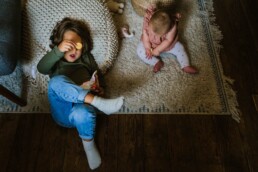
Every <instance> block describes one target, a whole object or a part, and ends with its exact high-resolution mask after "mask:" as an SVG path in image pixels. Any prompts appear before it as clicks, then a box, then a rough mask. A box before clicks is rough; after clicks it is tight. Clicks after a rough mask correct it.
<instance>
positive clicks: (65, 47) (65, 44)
mask: <svg viewBox="0 0 258 172" xmlns="http://www.w3.org/2000/svg"><path fill="white" fill-rule="evenodd" d="M75 47H76V44H75V43H74V42H72V41H69V40H63V41H62V42H61V43H60V44H59V45H58V49H59V50H60V51H61V52H63V53H64V52H67V51H71V50H72V49H74V48H75Z"/></svg>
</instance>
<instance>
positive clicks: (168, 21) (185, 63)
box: [137, 5, 198, 74]
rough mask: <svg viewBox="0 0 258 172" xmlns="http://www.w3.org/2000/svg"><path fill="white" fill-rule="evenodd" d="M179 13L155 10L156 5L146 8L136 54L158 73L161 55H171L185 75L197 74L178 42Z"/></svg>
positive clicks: (161, 62) (160, 65) (162, 63)
mask: <svg viewBox="0 0 258 172" xmlns="http://www.w3.org/2000/svg"><path fill="white" fill-rule="evenodd" d="M180 17H181V15H180V14H179V13H176V14H174V15H173V14H170V13H169V11H167V10H165V9H157V8H156V5H150V6H148V8H147V10H146V14H145V15H144V22H143V29H142V37H141V41H140V43H139V45H138V47H137V54H138V56H139V58H140V59H141V60H143V61H144V62H145V63H147V64H149V65H151V66H154V68H153V71H154V72H158V71H160V70H161V68H162V67H163V66H164V62H163V61H162V60H161V57H160V54H161V53H171V54H173V55H175V56H176V58H177V61H178V62H179V64H180V66H181V68H182V70H183V71H184V72H186V73H190V74H195V73H198V71H197V69H196V68H194V67H193V66H191V65H190V62H189V58H188V55H187V53H186V51H185V49H184V46H183V45H182V44H181V43H180V42H179V41H178V21H179V18H180Z"/></svg>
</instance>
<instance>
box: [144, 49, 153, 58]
mask: <svg viewBox="0 0 258 172" xmlns="http://www.w3.org/2000/svg"><path fill="white" fill-rule="evenodd" d="M145 53H146V57H147V59H151V58H152V50H151V49H145Z"/></svg>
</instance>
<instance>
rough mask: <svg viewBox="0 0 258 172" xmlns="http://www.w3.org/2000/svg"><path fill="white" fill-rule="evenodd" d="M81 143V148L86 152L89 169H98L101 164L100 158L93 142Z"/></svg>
mask: <svg viewBox="0 0 258 172" xmlns="http://www.w3.org/2000/svg"><path fill="white" fill-rule="evenodd" d="M82 143H83V148H84V150H85V152H86V156H87V159H88V163H89V166H90V169H92V170H94V169H96V168H98V167H99V166H100V164H101V158H100V155H99V151H98V149H97V147H96V145H95V142H94V140H91V141H85V140H82Z"/></svg>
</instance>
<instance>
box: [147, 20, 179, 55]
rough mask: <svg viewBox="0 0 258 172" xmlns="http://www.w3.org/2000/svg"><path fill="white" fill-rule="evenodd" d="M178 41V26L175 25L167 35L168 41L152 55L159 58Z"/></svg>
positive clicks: (163, 42)
mask: <svg viewBox="0 0 258 172" xmlns="http://www.w3.org/2000/svg"><path fill="white" fill-rule="evenodd" d="M177 40H178V31H177V25H175V26H174V27H173V28H172V29H171V30H170V31H169V32H168V33H167V36H166V39H165V40H164V41H162V43H161V44H160V45H159V46H157V47H156V48H155V49H154V50H153V52H152V54H153V55H155V56H159V55H160V53H162V52H164V50H166V49H167V48H168V47H170V46H171V45H173V44H175V43H176V42H177Z"/></svg>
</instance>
